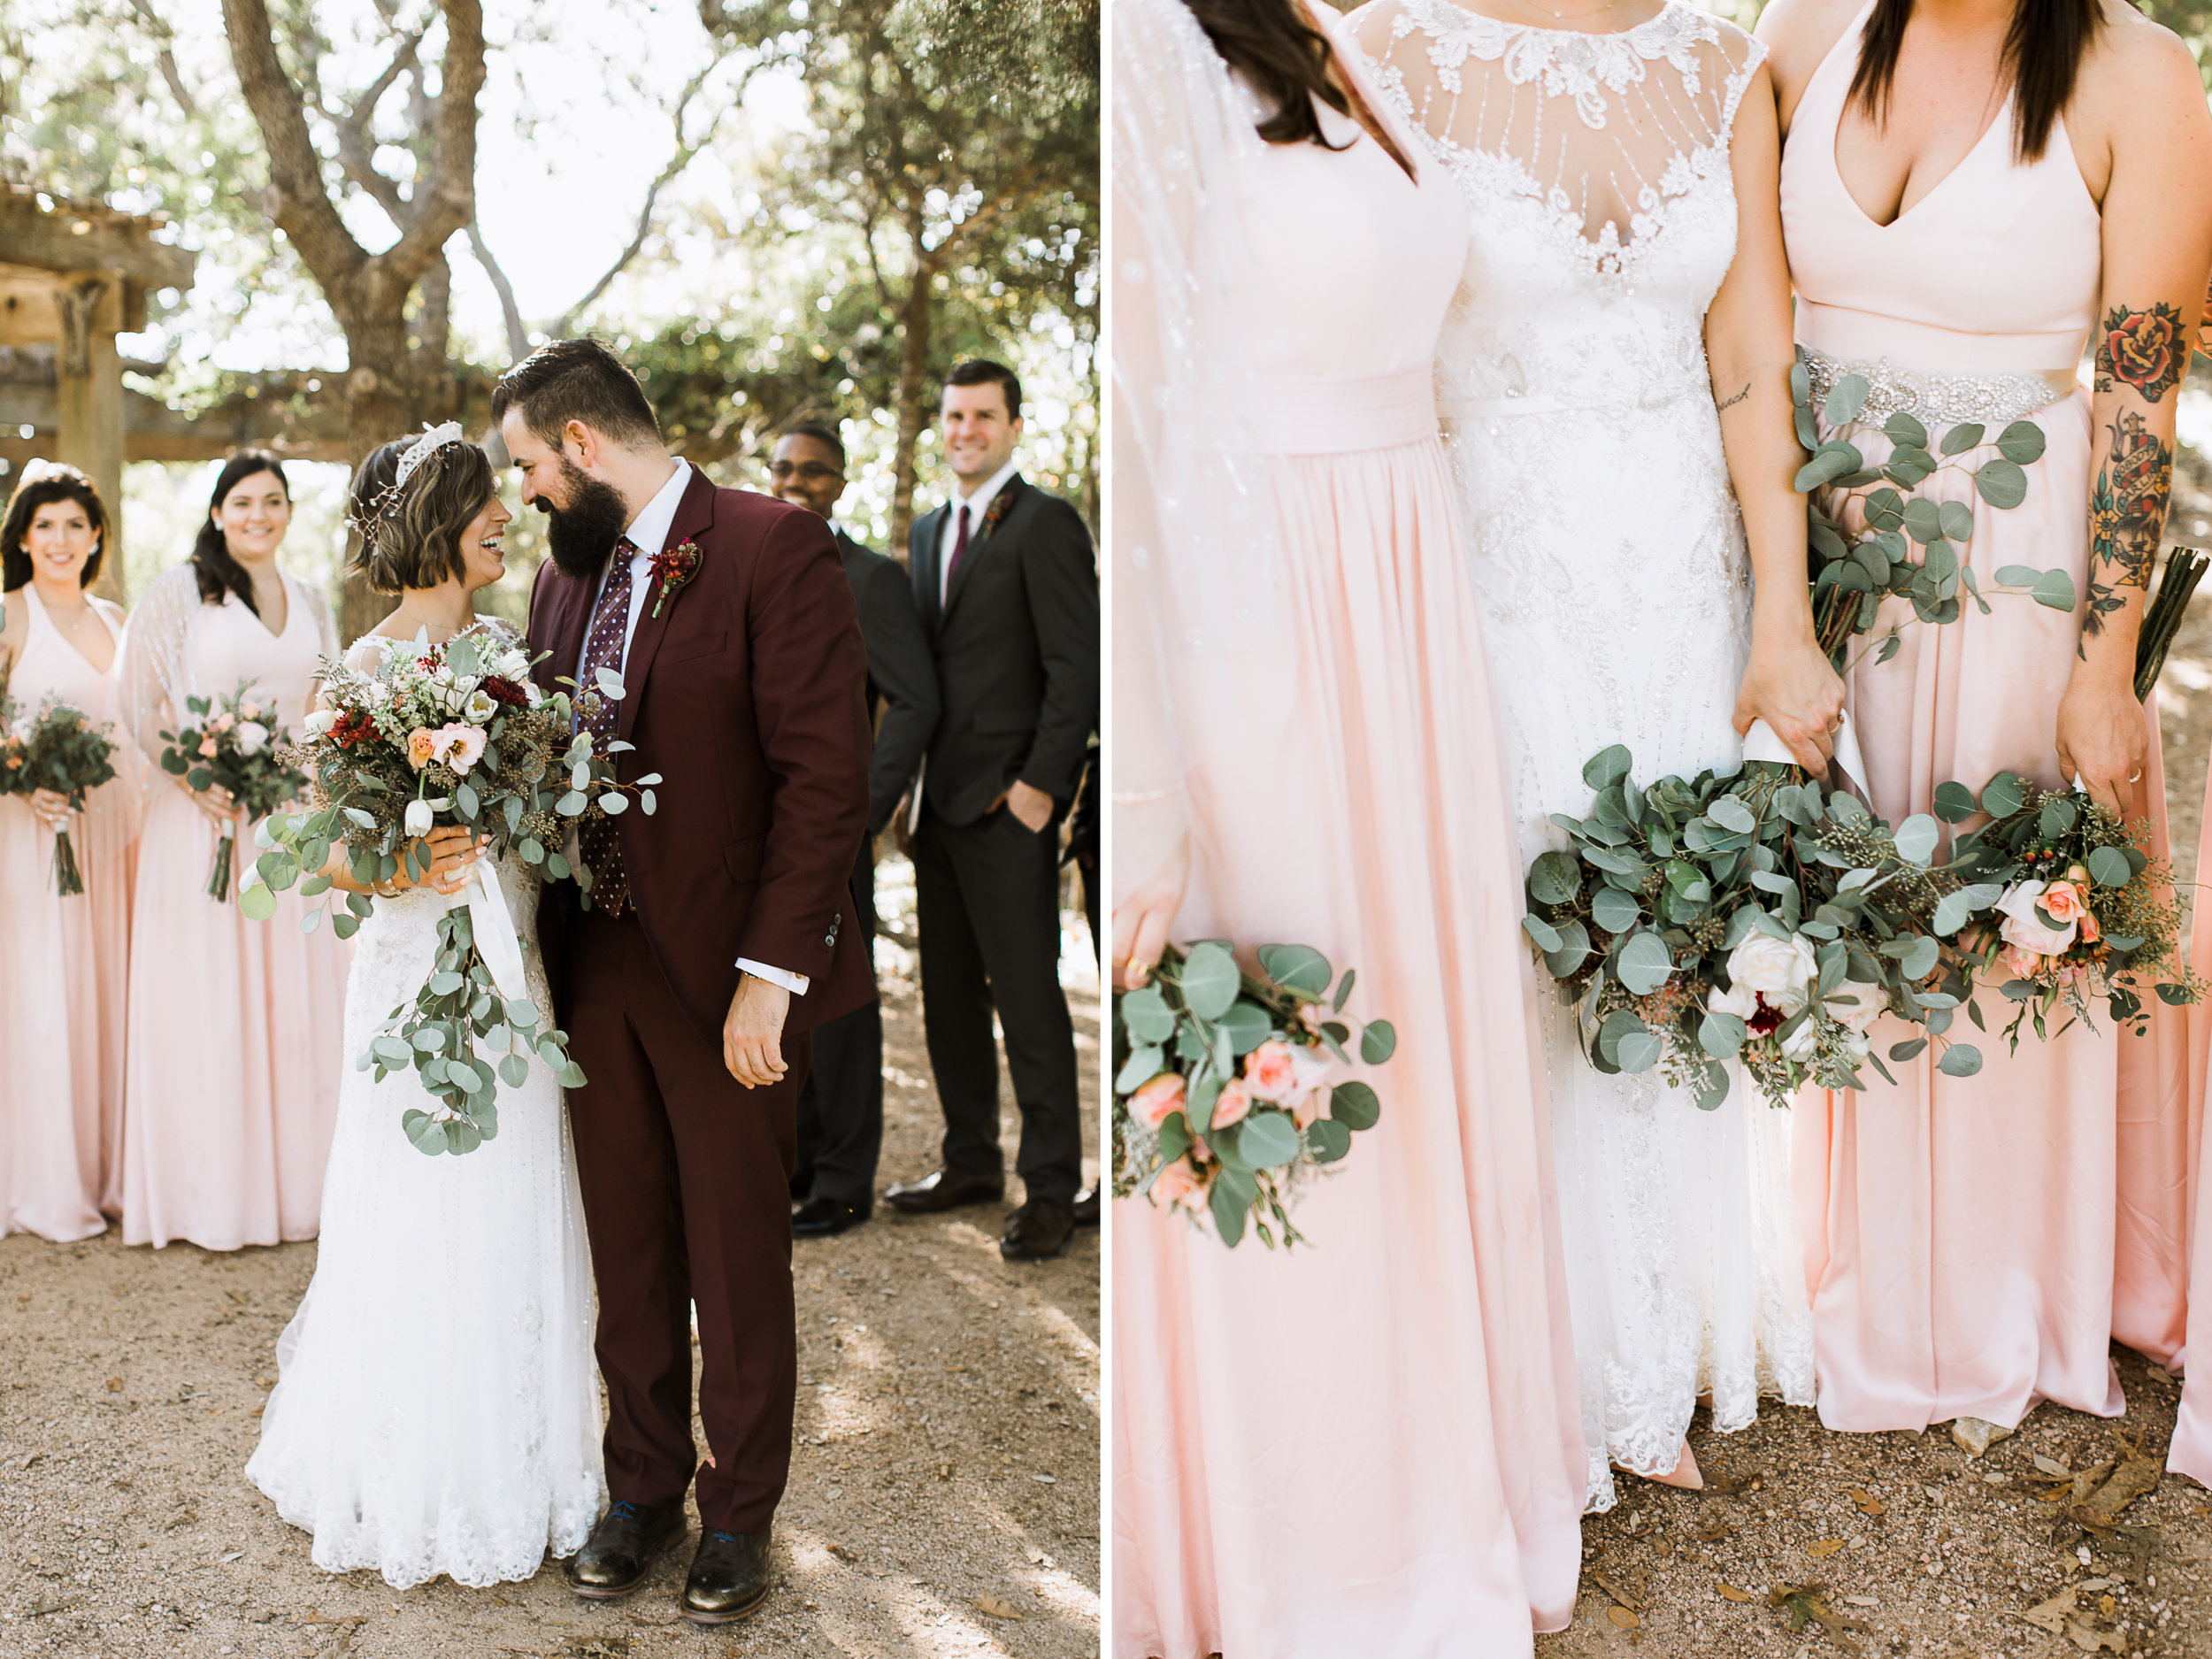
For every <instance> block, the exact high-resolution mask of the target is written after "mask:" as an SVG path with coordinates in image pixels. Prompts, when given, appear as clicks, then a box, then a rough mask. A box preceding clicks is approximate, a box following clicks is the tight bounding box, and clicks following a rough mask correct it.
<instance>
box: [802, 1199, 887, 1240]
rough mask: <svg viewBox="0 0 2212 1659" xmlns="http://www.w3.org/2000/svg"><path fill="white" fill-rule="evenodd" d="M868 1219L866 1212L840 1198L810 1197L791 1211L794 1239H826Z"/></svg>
mask: <svg viewBox="0 0 2212 1659" xmlns="http://www.w3.org/2000/svg"><path fill="white" fill-rule="evenodd" d="M867 1219H868V1212H867V1211H866V1210H862V1209H860V1208H859V1207H857V1206H856V1205H853V1204H849V1203H847V1202H845V1201H844V1200H843V1199H841V1198H810V1199H808V1200H807V1201H806V1202H804V1203H803V1204H801V1205H800V1206H799V1207H798V1208H797V1209H796V1210H793V1211H792V1212H791V1236H792V1237H793V1238H795V1239H826V1238H828V1237H829V1236H830V1235H831V1234H832V1233H843V1232H845V1231H847V1230H848V1229H849V1228H852V1227H856V1226H858V1225H860V1224H861V1223H862V1222H864V1221H865V1220H867Z"/></svg>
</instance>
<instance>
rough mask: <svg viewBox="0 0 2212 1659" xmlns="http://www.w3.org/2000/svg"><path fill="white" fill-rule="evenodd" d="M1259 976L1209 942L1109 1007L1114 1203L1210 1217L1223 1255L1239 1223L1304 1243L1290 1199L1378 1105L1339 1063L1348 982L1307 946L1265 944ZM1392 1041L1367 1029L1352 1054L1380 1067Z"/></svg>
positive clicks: (1266, 1237) (1378, 1024) (1344, 1057)
mask: <svg viewBox="0 0 2212 1659" xmlns="http://www.w3.org/2000/svg"><path fill="white" fill-rule="evenodd" d="M1259 962H1260V974H1261V976H1263V977H1259V976H1255V975H1252V974H1248V973H1246V972H1243V970H1241V969H1240V967H1238V965H1237V961H1236V958H1235V956H1233V955H1232V954H1231V952H1230V949H1229V947H1228V946H1227V945H1225V944H1224V943H1222V942H1221V941H1218V940H1209V941H1204V942H1202V943H1200V944H1195V945H1193V946H1192V947H1191V948H1190V949H1189V950H1188V951H1187V952H1185V951H1181V950H1177V949H1172V948H1171V949H1168V950H1167V951H1165V952H1164V954H1163V955H1162V957H1161V960H1160V964H1159V968H1158V970H1157V972H1156V974H1155V976H1154V979H1153V982H1152V983H1151V984H1150V985H1148V986H1147V987H1144V988H1143V989H1142V990H1141V991H1129V992H1125V993H1122V994H1120V995H1117V996H1116V997H1115V998H1114V1033H1113V1037H1114V1064H1115V1068H1116V1074H1115V1078H1114V1196H1115V1197H1117V1198H1126V1197H1129V1196H1130V1195H1132V1194H1139V1193H1141V1194H1144V1195H1145V1196H1146V1197H1147V1198H1148V1199H1150V1200H1151V1201H1152V1202H1154V1203H1156V1204H1159V1203H1165V1204H1168V1205H1171V1206H1172V1207H1174V1208H1177V1209H1180V1210H1183V1211H1185V1212H1186V1213H1187V1214H1188V1215H1189V1216H1190V1217H1192V1218H1193V1219H1194V1220H1195V1219H1196V1218H1197V1217H1199V1216H1200V1215H1201V1213H1206V1214H1210V1215H1211V1216H1212V1217H1213V1223H1214V1229H1215V1231H1216V1232H1217V1233H1219V1234H1220V1236H1221V1240H1222V1242H1223V1243H1224V1244H1226V1245H1229V1246H1230V1247H1232V1248H1234V1247H1235V1246H1236V1245H1237V1244H1238V1243H1239V1242H1240V1240H1242V1239H1243V1237H1244V1229H1245V1224H1246V1223H1247V1222H1248V1221H1249V1222H1250V1223H1251V1224H1252V1227H1253V1230H1254V1231H1255V1232H1256V1233H1258V1234H1259V1236H1260V1241H1261V1242H1262V1243H1263V1244H1265V1245H1266V1246H1267V1247H1268V1248H1270V1249H1272V1248H1274V1246H1275V1233H1274V1231H1273V1230H1272V1229H1271V1228H1270V1227H1269V1225H1268V1217H1273V1218H1274V1223H1275V1226H1276V1227H1278V1228H1280V1229H1281V1232H1282V1242H1283V1245H1284V1248H1289V1247H1290V1246H1291V1245H1293V1244H1297V1243H1302V1242H1303V1241H1304V1240H1303V1237H1302V1234H1301V1233H1299V1232H1298V1230H1297V1229H1296V1228H1295V1227H1294V1226H1293V1225H1291V1221H1290V1214H1289V1211H1288V1210H1287V1209H1286V1200H1287V1199H1289V1198H1290V1197H1291V1195H1292V1194H1293V1193H1294V1190H1295V1188H1296V1187H1298V1186H1299V1185H1300V1184H1301V1183H1302V1181H1303V1180H1305V1179H1307V1178H1309V1177H1310V1176H1311V1175H1312V1174H1314V1173H1315V1172H1317V1171H1319V1170H1320V1169H1321V1168H1322V1167H1323V1166H1325V1165H1326V1164H1333V1163H1335V1162H1336V1161H1337V1160H1338V1159H1340V1158H1341V1157H1343V1156H1344V1155H1345V1154H1346V1153H1347V1152H1348V1151H1350V1150H1351V1148H1352V1135H1353V1133H1354V1132H1356V1131H1357V1130H1362V1129H1371V1128H1373V1127H1374V1125H1375V1122H1376V1119H1377V1118H1379V1117H1380V1116H1381V1115H1382V1103H1381V1102H1379V1100H1378V1099H1377V1098H1376V1096H1375V1091H1374V1090H1373V1089H1371V1088H1370V1087H1368V1086H1367V1085H1366V1084H1364V1083H1360V1082H1356V1081H1352V1080H1349V1079H1347V1080H1344V1081H1340V1082H1339V1081H1333V1080H1332V1078H1333V1071H1334V1070H1335V1067H1336V1066H1337V1065H1349V1064H1351V1056H1349V1055H1348V1053H1347V1052H1346V1049H1345V1045H1346V1044H1347V1043H1348V1042H1349V1041H1351V1039H1352V1028H1351V1025H1349V1024H1348V1022H1347V1021H1345V1020H1344V1019H1343V1018H1342V1014H1343V1011H1344V1004H1345V1002H1347V1001H1348V999H1349V998H1350V996H1351V995H1352V985H1353V981H1354V980H1355V979H1356V978H1357V976H1356V974H1355V973H1354V972H1353V971H1352V970H1351V969H1349V968H1347V969H1346V970H1345V971H1344V977H1343V978H1342V979H1340V980H1338V981H1337V982H1336V991H1335V994H1334V995H1331V994H1330V990H1329V986H1330V982H1331V980H1332V979H1334V977H1335V976H1334V972H1333V970H1332V969H1331V968H1330V966H1329V963H1328V959H1327V958H1326V957H1325V956H1322V954H1321V953H1320V952H1319V951H1317V950H1314V949H1310V948H1309V947H1307V946H1304V945H1263V946H1261V947H1260V949H1259ZM1397 1046H1398V1037H1397V1033H1396V1032H1395V1031H1394V1030H1393V1029H1392V1027H1391V1026H1390V1025H1389V1023H1388V1022H1387V1021H1385V1020H1379V1019H1378V1020H1371V1021H1369V1022H1368V1023H1367V1024H1366V1025H1364V1026H1363V1027H1362V1028H1361V1030H1360V1033H1359V1051H1360V1058H1361V1059H1362V1060H1363V1062H1365V1063H1366V1064H1369V1065H1380V1064H1383V1063H1384V1062H1385V1061H1386V1060H1388V1059H1389V1058H1390V1056H1391V1055H1392V1054H1393V1053H1394V1052H1395V1051H1396V1048H1397Z"/></svg>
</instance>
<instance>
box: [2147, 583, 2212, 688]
mask: <svg viewBox="0 0 2212 1659" xmlns="http://www.w3.org/2000/svg"><path fill="white" fill-rule="evenodd" d="M2208 568H2212V558H2207V557H2205V555H2204V554H2203V553H2202V552H2200V551H2199V550H2198V549H2195V548H2188V547H2177V548H2176V549H2174V550H2173V551H2172V552H2171V553H2170V554H2168V555H2167V556H2166V571H2165V574H2163V575H2162V576H2161V577H2160V578H2159V580H2158V592H2157V594H2156V595H2154V596H2153V598H2152V600H2151V602H2150V605H2149V608H2148V609H2147V611H2145V612H2144V613H2143V629H2142V632H2141V633H2140V634H2138V635H2137V636H2136V641H2135V700H2136V701H2137V702H2138V703H2140V702H2142V701H2143V699H2144V698H2146V697H2147V696H2149V695H2151V688H2152V687H2154V686H2155V685H2157V684H2158V673H2159V671H2160V670H2161V669H2162V668H2164V667H2165V666H2166V652H2167V650H2168V649H2169V648H2170V646H2171V645H2172V644H2173V642H2174V635H2175V634H2177V632H2179V630H2180V628H2181V618H2182V616H2183V613H2185V611H2187V610H2188V609H2189V596H2190V595H2192V594H2193V593H2195V592H2196V590H2197V584H2198V583H2199V582H2200V581H2201V580H2203V579H2204V572H2205V571H2206V570H2207V569H2208Z"/></svg>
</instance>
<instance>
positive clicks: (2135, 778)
mask: <svg viewBox="0 0 2212 1659" xmlns="http://www.w3.org/2000/svg"><path fill="white" fill-rule="evenodd" d="M2128 781H2129V782H2130V783H2140V782H2142V781H2143V774H2142V773H2141V772H2130V773H2128Z"/></svg>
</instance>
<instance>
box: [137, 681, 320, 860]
mask: <svg viewBox="0 0 2212 1659" xmlns="http://www.w3.org/2000/svg"><path fill="white" fill-rule="evenodd" d="M252 689H253V681H251V680H242V681H241V682H240V683H239V687H238V689H237V690H235V691H234V692H232V693H231V694H230V695H228V696H227V697H220V696H215V697H187V698H186V699H185V700H184V707H185V711H186V712H187V713H188V714H191V715H193V716H195V717H196V724H193V725H189V726H185V727H183V728H182V729H181V730H180V731H175V732H164V733H162V734H161V737H162V741H163V743H164V744H165V748H164V749H162V751H161V769H162V771H164V772H167V773H169V774H170V776H172V777H175V778H181V779H183V780H184V781H185V787H187V788H188V789H190V790H191V791H192V793H193V794H195V795H204V794H206V793H207V791H208V790H210V789H213V788H223V789H227V790H229V791H230V797H231V799H232V800H233V801H234V802H236V803H238V804H239V805H240V806H242V807H243V808H244V809H245V810H246V817H247V818H248V820H249V821H251V820H253V819H256V818H266V817H267V816H268V815H269V814H270V813H272V812H273V811H275V810H277V808H279V807H280V806H283V805H284V804H286V803H288V802H291V801H296V800H297V799H298V798H299V797H300V795H301V794H302V793H303V791H304V790H305V789H306V787H307V778H306V775H305V774H304V773H303V772H300V771H299V769H298V768H297V767H296V766H292V765H289V764H286V762H285V760H284V759H283V754H284V749H285V745H286V742H287V741H288V733H286V732H285V730H284V728H283V727H282V726H279V725H277V724H276V708H275V705H274V704H269V705H266V706H265V705H263V704H262V703H259V702H258V701H257V700H256V699H254V698H253V697H250V696H249V695H247V694H248V693H249V692H250V691H251V690H252ZM236 839H237V838H236V837H235V836H234V834H233V833H231V831H229V830H228V829H226V830H225V831H224V832H223V837H222V839H221V840H220V841H218V842H216V844H215V864H214V866H213V868H212V869H211V870H210V871H209V872H208V878H207V895H208V897H210V898H211V899H213V900H214V901H216V902H218V903H227V902H229V900H230V886H231V876H232V872H233V871H234V868H235V867H236V864H237V858H236V851H235V842H236Z"/></svg>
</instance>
